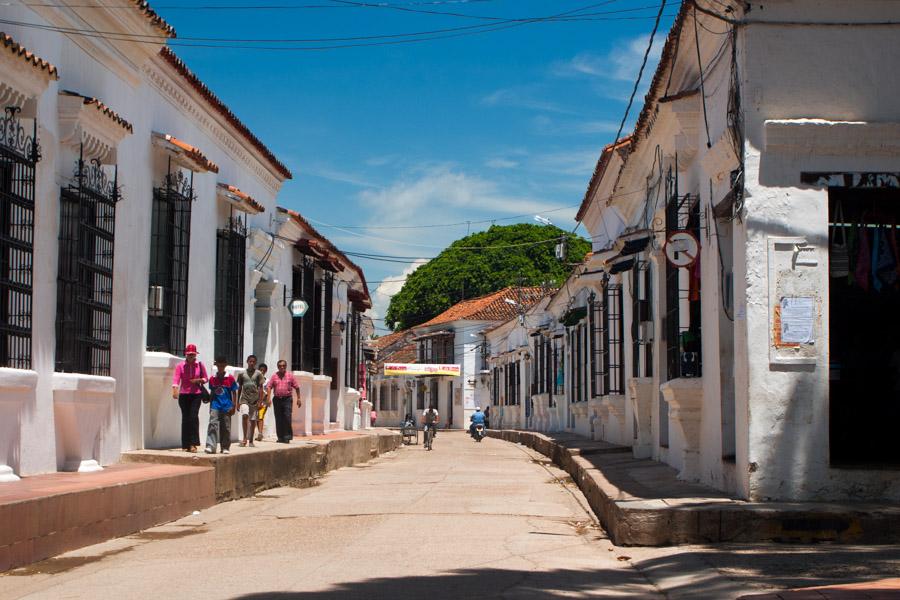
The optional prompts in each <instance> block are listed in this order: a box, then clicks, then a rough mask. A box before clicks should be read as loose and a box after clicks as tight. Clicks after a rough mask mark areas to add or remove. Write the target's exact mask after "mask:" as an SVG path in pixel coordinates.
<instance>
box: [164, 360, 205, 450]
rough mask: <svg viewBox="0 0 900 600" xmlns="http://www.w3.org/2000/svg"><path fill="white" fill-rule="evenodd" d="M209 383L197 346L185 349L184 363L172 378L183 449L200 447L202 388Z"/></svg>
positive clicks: (173, 395)
mask: <svg viewBox="0 0 900 600" xmlns="http://www.w3.org/2000/svg"><path fill="white" fill-rule="evenodd" d="M207 381H208V379H207V377H206V367H204V366H203V363H202V362H199V361H198V360H197V346H195V345H194V344H188V345H187V346H185V348H184V362H182V363H178V366H176V367H175V374H174V375H173V376H172V398H173V399H174V400H178V406H179V408H181V449H182V450H184V451H185V452H196V451H197V446H199V445H200V416H199V415H200V404H201V395H200V386H201V385H204V384H205V383H206V382H207Z"/></svg>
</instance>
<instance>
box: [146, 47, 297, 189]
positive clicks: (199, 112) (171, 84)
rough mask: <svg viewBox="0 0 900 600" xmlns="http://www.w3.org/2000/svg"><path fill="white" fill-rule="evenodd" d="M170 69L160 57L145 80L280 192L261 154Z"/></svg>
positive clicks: (278, 182) (151, 64)
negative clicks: (181, 83) (208, 107)
mask: <svg viewBox="0 0 900 600" xmlns="http://www.w3.org/2000/svg"><path fill="white" fill-rule="evenodd" d="M169 71H171V67H170V66H169V65H168V64H167V63H165V62H164V61H163V59H162V58H160V57H159V56H156V57H154V58H153V59H152V60H150V61H147V63H145V64H144V66H143V72H144V76H145V79H146V81H147V82H148V83H149V84H150V85H151V86H153V87H154V88H155V89H156V90H157V91H158V92H159V93H160V95H162V96H163V97H164V98H165V99H167V100H168V101H169V102H171V103H172V105H173V106H175V108H177V109H178V110H179V111H180V112H182V113H183V114H185V115H186V116H188V117H190V119H191V121H192V122H193V123H194V124H195V125H196V126H197V127H199V128H200V129H201V130H203V131H204V132H206V133H207V135H209V137H210V138H211V139H213V140H215V141H216V142H217V143H218V145H219V147H220V148H221V149H222V150H223V151H225V152H226V153H227V154H228V155H229V156H230V157H231V158H232V159H234V160H235V161H236V162H239V163H241V164H242V165H244V166H245V167H246V168H247V169H248V170H249V171H250V172H251V173H253V174H254V175H256V177H257V178H258V179H259V180H260V181H261V182H262V184H263V185H264V186H265V188H266V190H268V191H269V192H270V193H271V194H272V195H273V196H275V195H276V194H278V191H279V190H280V189H281V184H282V181H281V180H280V179H279V178H278V177H277V176H276V175H275V174H273V173H272V171H271V169H269V168H268V167H267V165H266V163H265V162H264V161H263V157H262V156H261V155H260V153H259V151H258V150H256V149H255V148H253V147H252V146H250V145H249V144H248V143H245V142H244V138H243V136H241V135H239V132H238V131H237V130H235V128H234V127H233V126H232V125H231V124H230V123H227V122H224V119H222V118H221V117H220V116H219V115H218V114H214V113H213V112H212V111H210V110H208V109H207V108H206V103H205V102H204V101H203V100H202V98H200V97H199V94H197V92H196V91H194V90H193V89H188V88H186V87H185V86H183V85H180V84H179V83H178V82H177V81H176V79H175V78H174V77H173V76H172V75H171V74H170V73H169Z"/></svg>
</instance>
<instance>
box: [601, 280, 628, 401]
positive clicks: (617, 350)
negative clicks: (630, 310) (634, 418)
mask: <svg viewBox="0 0 900 600" xmlns="http://www.w3.org/2000/svg"><path fill="white" fill-rule="evenodd" d="M603 296H604V304H605V305H606V339H605V342H606V343H605V346H606V347H607V348H608V353H607V357H608V358H607V363H606V366H607V368H606V372H605V373H604V376H603V379H604V388H605V389H606V393H607V394H624V393H625V351H624V342H623V338H624V337H625V322H624V320H623V319H622V285H621V284H618V283H610V284H607V285H606V287H605V288H604V291H603Z"/></svg>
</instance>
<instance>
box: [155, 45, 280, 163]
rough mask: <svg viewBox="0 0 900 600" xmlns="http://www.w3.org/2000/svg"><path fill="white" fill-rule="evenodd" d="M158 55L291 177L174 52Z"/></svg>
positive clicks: (269, 151) (163, 50)
mask: <svg viewBox="0 0 900 600" xmlns="http://www.w3.org/2000/svg"><path fill="white" fill-rule="evenodd" d="M159 54H160V56H162V57H163V59H164V60H165V61H166V62H168V63H169V64H170V65H171V66H172V68H174V69H175V71H176V72H177V73H178V74H179V75H181V77H183V78H184V79H185V81H187V82H188V84H190V86H191V87H193V88H194V89H195V90H196V91H197V93H199V94H200V95H201V96H202V97H203V98H204V99H205V100H206V101H207V102H209V104H210V105H211V106H212V108H213V109H214V110H215V111H216V112H218V113H219V114H221V115H222V116H223V117H225V120H226V121H228V123H230V124H231V125H232V126H233V127H234V128H235V129H237V130H238V131H239V132H240V133H241V135H243V136H244V138H245V139H246V140H247V141H248V142H250V145H252V146H253V147H254V148H256V149H257V150H259V152H260V153H261V154H262V155H263V156H264V157H265V159H266V160H267V161H268V163H269V165H270V166H272V167H273V168H274V169H275V171H276V172H278V173H279V174H281V176H282V177H284V178H285V179H291V178H292V175H291V172H290V171H289V170H288V168H287V167H286V166H284V164H283V163H282V162H281V161H279V160H278V159H277V158H275V155H274V154H273V153H272V151H271V150H269V149H268V148H267V147H266V145H265V144H263V143H262V142H261V141H260V139H259V138H258V137H256V136H255V135H253V133H252V132H251V131H250V129H249V128H248V127H247V126H246V125H244V123H243V122H242V121H241V120H240V119H238V118H237V116H236V115H235V114H234V113H233V112H231V109H229V108H228V107H227V106H226V105H225V103H224V102H222V101H221V100H220V99H219V97H218V96H216V95H215V94H214V93H213V92H212V90H210V89H209V88H208V87H207V86H206V84H205V83H203V82H202V81H200V78H199V77H197V76H196V75H194V73H193V72H192V71H191V70H190V69H188V67H187V65H186V64H184V61H182V60H181V59H180V58H178V57H177V56H176V55H175V53H174V52H173V51H172V50H171V49H170V48H168V47H165V48H163V49H162V50H160V51H159Z"/></svg>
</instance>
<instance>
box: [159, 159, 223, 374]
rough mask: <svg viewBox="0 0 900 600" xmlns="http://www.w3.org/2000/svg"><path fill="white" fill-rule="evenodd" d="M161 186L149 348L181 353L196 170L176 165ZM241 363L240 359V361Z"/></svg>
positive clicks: (183, 338) (169, 171) (170, 160)
mask: <svg viewBox="0 0 900 600" xmlns="http://www.w3.org/2000/svg"><path fill="white" fill-rule="evenodd" d="M172 168H173V165H172V159H171V158H170V159H169V163H168V172H167V173H166V176H165V179H164V180H163V184H162V186H160V187H158V188H155V189H154V190H153V212H152V222H151V229H150V295H151V298H154V297H155V298H158V299H159V300H160V301H161V302H159V303H157V304H155V303H154V302H151V307H150V310H149V311H148V315H147V349H148V350H155V351H160V352H169V353H171V354H176V355H180V354H181V353H182V352H183V351H184V343H185V330H186V329H187V301H188V295H187V290H188V271H189V264H190V249H191V205H192V203H193V201H194V199H195V196H194V174H193V172H191V173H190V175H185V174H184V171H182V170H181V169H179V168H177V167H176V170H174V171H173V170H172ZM238 364H240V363H238Z"/></svg>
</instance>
